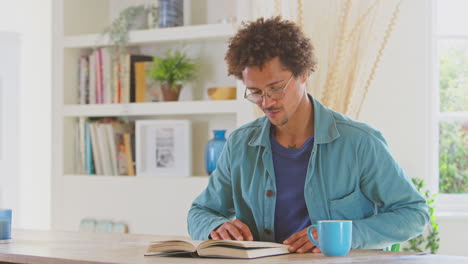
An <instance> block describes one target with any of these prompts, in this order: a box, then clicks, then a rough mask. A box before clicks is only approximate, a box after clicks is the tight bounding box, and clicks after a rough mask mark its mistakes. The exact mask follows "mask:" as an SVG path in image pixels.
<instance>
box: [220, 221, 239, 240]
mask: <svg viewBox="0 0 468 264" xmlns="http://www.w3.org/2000/svg"><path fill="white" fill-rule="evenodd" d="M224 228H226V229H227V231H228V232H229V234H230V235H231V237H233V238H234V240H244V237H243V236H242V234H241V233H240V231H239V230H238V229H237V227H236V226H235V225H233V224H232V223H225V224H224Z"/></svg>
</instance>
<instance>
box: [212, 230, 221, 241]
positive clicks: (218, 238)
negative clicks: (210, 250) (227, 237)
mask: <svg viewBox="0 0 468 264" xmlns="http://www.w3.org/2000/svg"><path fill="white" fill-rule="evenodd" d="M210 236H211V239H213V240H221V237H220V236H219V235H218V232H216V231H211V233H210Z"/></svg>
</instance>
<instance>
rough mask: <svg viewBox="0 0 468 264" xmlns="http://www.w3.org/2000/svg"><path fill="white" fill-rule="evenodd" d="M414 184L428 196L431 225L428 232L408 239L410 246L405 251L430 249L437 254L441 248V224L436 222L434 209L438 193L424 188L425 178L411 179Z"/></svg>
mask: <svg viewBox="0 0 468 264" xmlns="http://www.w3.org/2000/svg"><path fill="white" fill-rule="evenodd" d="M411 180H412V181H413V184H414V185H415V186H416V189H417V190H418V191H419V192H420V193H421V194H422V195H423V196H424V197H425V198H426V200H427V205H428V206H429V217H430V225H429V228H428V230H427V232H428V233H427V234H421V235H419V236H417V237H415V238H412V239H410V240H409V241H408V247H406V248H404V249H403V250H404V251H414V252H425V251H426V250H429V252H430V253H431V254H436V253H437V250H439V242H440V238H439V225H438V224H437V223H436V221H435V220H436V217H435V209H434V198H435V197H436V196H437V194H431V192H430V191H429V190H425V191H424V190H423V188H424V185H425V184H424V180H423V179H421V178H413V179H411Z"/></svg>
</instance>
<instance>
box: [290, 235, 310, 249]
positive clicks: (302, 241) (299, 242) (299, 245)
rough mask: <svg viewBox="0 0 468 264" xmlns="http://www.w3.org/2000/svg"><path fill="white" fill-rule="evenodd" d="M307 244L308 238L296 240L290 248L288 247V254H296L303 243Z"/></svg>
mask: <svg viewBox="0 0 468 264" xmlns="http://www.w3.org/2000/svg"><path fill="white" fill-rule="evenodd" d="M307 242H309V238H308V237H301V238H299V239H297V240H296V241H295V242H294V243H293V244H291V246H289V248H288V249H289V252H296V251H297V250H298V249H299V248H301V247H302V246H303V245H304V244H305V243H307Z"/></svg>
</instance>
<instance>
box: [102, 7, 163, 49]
mask: <svg viewBox="0 0 468 264" xmlns="http://www.w3.org/2000/svg"><path fill="white" fill-rule="evenodd" d="M157 12H158V8H157V6H155V5H154V4H148V5H134V6H129V7H127V8H125V9H124V10H122V11H121V12H120V13H119V16H118V17H117V18H116V19H114V20H113V21H112V23H111V24H110V25H108V26H107V27H105V28H104V30H103V31H102V33H101V37H103V36H105V35H108V36H109V41H110V42H111V43H112V44H113V45H114V48H117V49H118V51H119V52H120V53H122V51H123V50H124V49H125V46H126V45H127V43H128V41H129V36H128V33H129V31H130V30H138V29H146V28H153V27H155V25H156V24H155V21H156V20H157V14H158V13H157Z"/></svg>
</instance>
